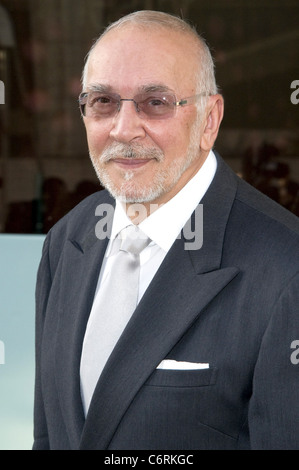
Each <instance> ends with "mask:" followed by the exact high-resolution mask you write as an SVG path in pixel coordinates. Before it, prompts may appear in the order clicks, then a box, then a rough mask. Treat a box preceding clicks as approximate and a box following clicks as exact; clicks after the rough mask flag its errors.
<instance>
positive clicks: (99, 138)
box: [85, 124, 109, 152]
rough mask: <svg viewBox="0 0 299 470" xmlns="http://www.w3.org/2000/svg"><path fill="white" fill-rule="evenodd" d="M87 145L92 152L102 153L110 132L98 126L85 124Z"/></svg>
mask: <svg viewBox="0 0 299 470" xmlns="http://www.w3.org/2000/svg"><path fill="white" fill-rule="evenodd" d="M85 130H86V137H87V144H88V147H89V149H90V150H93V151H97V152H101V151H102V149H103V148H104V147H105V145H106V142H107V139H108V137H109V132H108V131H107V130H106V129H105V128H103V127H102V126H101V129H99V126H97V125H96V124H85Z"/></svg>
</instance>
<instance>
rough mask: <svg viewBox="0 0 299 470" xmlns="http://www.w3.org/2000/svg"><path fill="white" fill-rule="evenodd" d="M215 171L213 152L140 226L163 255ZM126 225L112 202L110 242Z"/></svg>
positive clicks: (121, 210) (120, 210)
mask: <svg viewBox="0 0 299 470" xmlns="http://www.w3.org/2000/svg"><path fill="white" fill-rule="evenodd" d="M216 169H217V160H216V157H215V154H214V152H213V151H210V152H209V155H208V157H207V158H206V160H205V162H204V164H203V165H202V167H201V168H200V169H199V170H198V172H197V173H196V174H195V175H194V176H193V178H191V180H190V181H188V183H187V184H186V185H185V186H184V187H183V188H182V189H181V190H180V191H179V192H178V193H177V194H176V195H175V196H174V197H173V198H172V199H170V201H168V202H167V203H166V204H164V205H162V206H161V207H160V208H159V209H157V210H156V211H154V212H153V213H152V214H150V215H149V216H148V217H147V218H146V219H145V220H143V221H142V222H141V223H140V225H139V227H140V229H141V230H142V231H143V232H144V233H145V234H146V235H147V236H148V237H149V238H150V239H151V240H152V241H153V242H154V243H156V244H157V245H158V246H159V247H160V248H162V249H163V250H164V251H165V252H167V251H168V250H169V249H170V247H171V245H172V244H173V242H174V241H175V239H176V238H177V236H178V235H179V234H180V232H181V230H182V228H183V227H184V225H185V224H186V222H187V220H188V219H189V218H190V217H191V214H192V212H193V211H194V210H195V208H196V207H197V205H198V204H199V203H200V201H201V199H202V198H203V196H204V195H205V193H206V191H207V189H208V188H209V186H210V184H211V182H212V181H213V178H214V175H215V173H216ZM130 224H132V222H131V220H130V219H129V217H128V216H127V214H126V212H125V210H124V208H123V206H122V204H121V203H120V202H119V201H116V206H115V213H114V219H113V224H112V231H111V236H110V238H111V240H114V239H115V238H116V236H117V235H118V233H119V232H120V231H121V230H122V229H123V228H125V227H127V226H128V225H130ZM110 245H111V244H110Z"/></svg>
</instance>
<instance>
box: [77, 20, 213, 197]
mask: <svg viewBox="0 0 299 470" xmlns="http://www.w3.org/2000/svg"><path fill="white" fill-rule="evenodd" d="M194 48H195V46H194V42H193V41H192V39H190V38H188V37H187V38H186V36H184V35H182V34H178V33H174V32H171V31H169V30H163V29H162V30H161V31H159V32H157V31H151V30H150V29H149V28H145V29H144V30H141V29H140V28H137V27H132V26H130V27H128V26H127V27H123V28H122V29H120V30H118V31H117V30H115V31H110V32H109V33H108V34H107V35H106V36H105V37H103V38H102V40H101V41H100V42H99V43H98V44H97V46H96V47H95V49H94V50H93V51H92V54H91V57H90V60H89V64H88V70H87V76H86V84H85V89H84V91H87V92H88V91H90V90H91V89H94V88H95V87H100V88H101V89H105V90H109V92H110V93H115V94H118V95H120V96H121V98H127V99H130V98H134V97H135V96H136V95H138V94H140V93H141V92H142V91H144V90H145V89H149V88H152V87H154V88H155V89H161V90H163V91H166V90H168V91H169V92H171V93H174V94H175V96H176V98H177V99H178V100H179V99H182V98H186V97H189V96H192V95H195V94H196V93H197V92H198V90H197V89H196V80H197V72H198V64H197V62H196V59H195V53H194ZM84 121H85V126H86V131H87V139H88V146H89V151H90V156H91V159H92V162H93V165H94V167H95V170H96V172H97V175H98V176H99V178H100V180H101V182H102V184H103V185H104V186H105V187H106V188H107V189H108V190H109V191H110V192H111V193H112V195H113V196H114V197H115V198H118V199H120V200H122V201H123V202H145V203H146V202H152V203H158V204H160V203H165V202H167V201H168V200H169V199H171V198H172V197H173V196H174V195H175V194H177V192H178V191H180V189H181V188H182V187H183V186H184V185H185V184H186V183H187V182H188V181H189V180H190V179H191V178H192V176H193V175H194V174H195V173H196V172H197V171H198V169H199V168H200V166H201V165H202V164H203V162H204V159H205V158H206V155H207V152H201V151H200V135H201V132H202V129H201V125H200V123H199V122H198V115H197V109H196V106H195V105H190V106H186V107H180V108H178V109H177V110H176V112H175V114H174V116H172V117H170V118H166V119H155V120H153V119H146V118H142V117H141V116H140V115H139V114H138V112H137V111H136V109H135V105H134V103H133V102H132V101H122V102H121V107H120V111H119V112H118V113H116V114H115V115H114V116H112V117H105V118H94V117H85V118H84Z"/></svg>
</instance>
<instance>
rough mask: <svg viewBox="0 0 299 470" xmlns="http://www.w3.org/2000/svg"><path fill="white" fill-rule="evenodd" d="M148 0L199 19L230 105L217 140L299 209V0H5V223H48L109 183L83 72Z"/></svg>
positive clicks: (0, 216) (1, 227)
mask: <svg viewBox="0 0 299 470" xmlns="http://www.w3.org/2000/svg"><path fill="white" fill-rule="evenodd" d="M140 9H141V10H142V9H154V10H162V11H166V12H170V13H174V14H176V15H180V16H182V17H184V18H186V19H188V20H190V21H191V22H192V23H193V24H195V25H196V26H197V28H198V31H199V32H200V33H201V34H202V35H203V36H204V37H205V38H206V40H207V42H208V44H209V45H210V47H211V49H212V52H213V55H214V57H215V61H216V72H217V74H216V76H217V82H218V85H219V87H220V89H221V91H222V93H223V95H224V98H225V103H226V110H225V118H224V121H223V124H222V127H221V131H220V135H219V138H218V140H217V142H216V150H218V151H219V152H220V154H221V155H222V156H223V157H224V158H225V160H226V161H227V162H228V163H229V164H230V165H231V166H232V168H233V169H234V170H235V171H236V172H238V173H239V174H240V175H242V177H243V178H244V179H246V180H247V181H249V182H250V183H251V184H253V185H254V186H256V187H258V188H259V189H260V190H261V191H263V192H265V193H266V194H268V195H269V196H270V197H271V198H273V199H275V200H277V201H278V202H279V203H280V204H282V205H284V206H285V207H287V208H288V209H289V210H291V211H292V212H295V213H297V215H298V211H299V209H298V207H299V200H298V198H299V194H298V189H299V185H298V182H299V134H298V124H299V105H296V104H293V103H292V102H291V99H290V97H291V94H292V92H294V90H292V89H291V83H292V82H293V81H294V80H299V3H298V0H250V1H247V0H225V1H224V0H218V1H217V0H214V1H213V2H211V1H210V0H183V1H182V0H126V1H117V0H76V1H74V0H0V80H2V81H3V82H4V84H5V105H0V232H2V233H46V232H47V231H48V230H49V228H50V227H51V226H52V225H53V224H54V223H55V222H56V221H57V220H58V219H59V218H60V217H61V216H62V215H64V214H65V213H66V212H67V211H68V210H69V209H70V208H72V207H73V206H74V205H76V204H77V203H78V202H79V201H80V200H81V199H83V198H84V197H85V196H86V195H88V194H90V193H92V192H95V191H97V190H99V189H101V188H100V185H99V183H98V181H97V179H96V176H95V174H94V172H93V169H92V167H91V164H90V162H89V157H88V152H87V144H86V137H85V131H84V128H83V124H82V121H81V119H80V116H79V112H78V106H77V97H78V95H79V93H80V91H81V86H80V76H81V70H82V66H83V62H84V57H85V56H86V53H87V51H88V49H89V47H90V46H91V44H92V43H93V41H94V39H95V38H96V37H97V36H98V35H99V33H100V32H101V31H102V29H103V27H104V26H105V25H107V24H108V23H110V22H112V21H114V20H115V19H117V18H119V17H120V16H121V15H123V14H126V13H129V12H132V11H134V10H140ZM298 85H299V83H298ZM298 98H299V93H298ZM297 101H299V100H298V99H297Z"/></svg>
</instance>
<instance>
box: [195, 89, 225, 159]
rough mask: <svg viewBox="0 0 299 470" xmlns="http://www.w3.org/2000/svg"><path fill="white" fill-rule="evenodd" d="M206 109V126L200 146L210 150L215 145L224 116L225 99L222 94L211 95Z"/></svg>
mask: <svg viewBox="0 0 299 470" xmlns="http://www.w3.org/2000/svg"><path fill="white" fill-rule="evenodd" d="M206 109H207V111H206V118H205V127H204V130H203V133H202V136H201V140H200V146H201V149H202V150H206V151H209V150H211V149H212V148H213V146H214V142H215V140H216V138H217V135H218V131H219V127H220V123H221V121H222V118H223V111H224V100H223V97H222V95H219V94H217V95H212V96H210V97H209V101H208V104H207V108H206Z"/></svg>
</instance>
